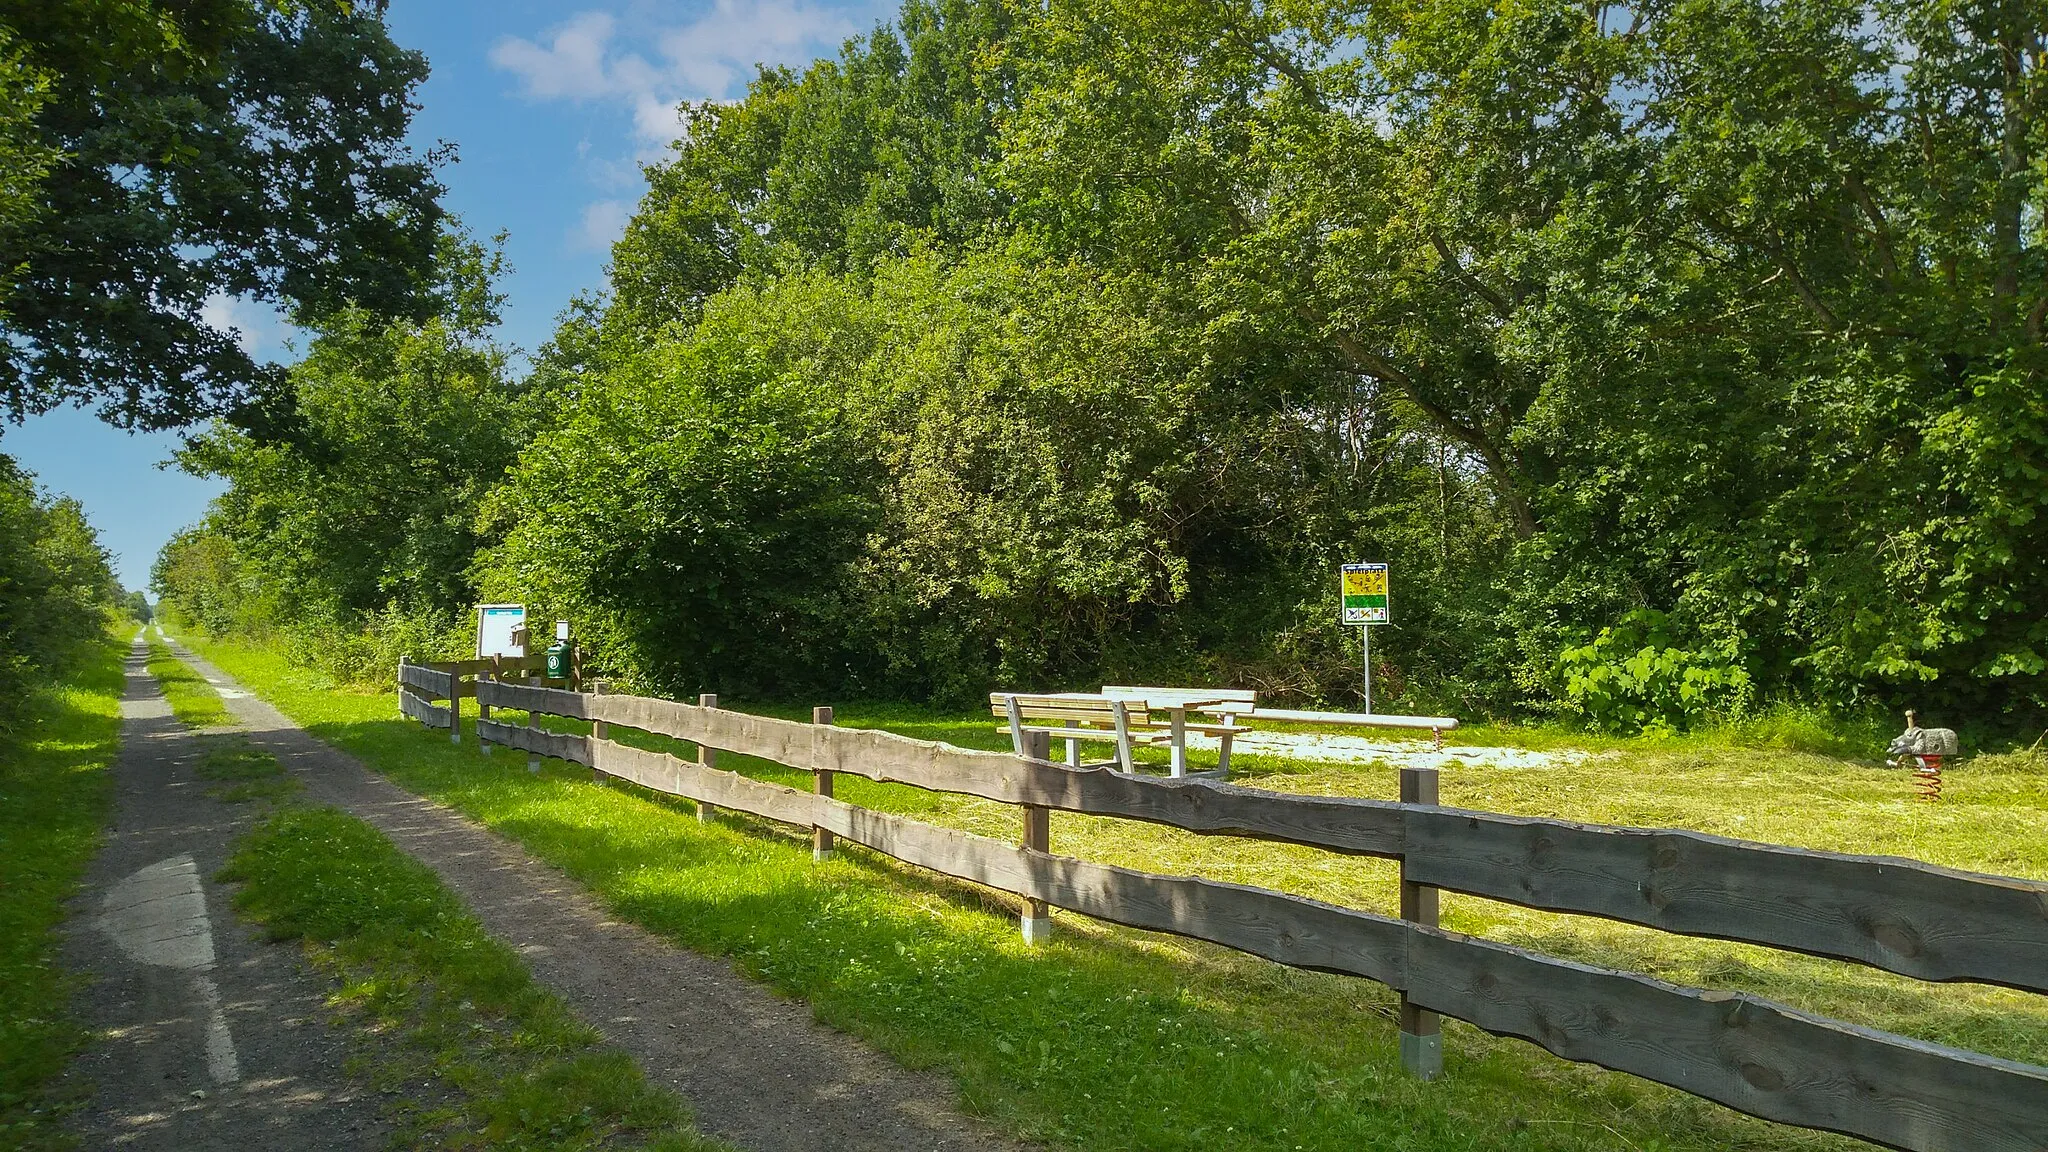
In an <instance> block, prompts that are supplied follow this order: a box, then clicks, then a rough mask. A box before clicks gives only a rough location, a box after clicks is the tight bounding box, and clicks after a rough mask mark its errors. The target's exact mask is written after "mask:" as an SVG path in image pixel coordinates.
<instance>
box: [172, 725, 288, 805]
mask: <svg viewBox="0 0 2048 1152" xmlns="http://www.w3.org/2000/svg"><path fill="white" fill-rule="evenodd" d="M201 739H202V740H203V741H205V744H204V749H205V750H204V751H203V752H201V753H200V756H199V766H198V769H197V775H198V776H199V778H200V779H201V780H205V781H209V782H211V783H213V784H215V785H217V787H213V788H208V789H207V790H206V794H207V795H208V796H211V797H213V798H214V799H215V800H219V801H221V802H222V803H226V804H240V803H244V802H246V801H249V800H268V801H271V802H273V803H275V802H278V801H282V800H286V799H288V798H290V797H291V796H292V795H294V794H295V793H297V792H298V790H299V782H298V781H296V780H294V779H292V778H291V777H289V776H287V775H285V771H284V765H282V764H279V763H278V762H277V757H275V756H272V755H271V754H269V753H268V752H264V751H261V750H260V749H257V748H254V747H251V746H250V744H249V742H248V741H247V740H245V739H243V738H242V737H240V736H236V735H233V734H224V735H218V736H204V737H201Z"/></svg>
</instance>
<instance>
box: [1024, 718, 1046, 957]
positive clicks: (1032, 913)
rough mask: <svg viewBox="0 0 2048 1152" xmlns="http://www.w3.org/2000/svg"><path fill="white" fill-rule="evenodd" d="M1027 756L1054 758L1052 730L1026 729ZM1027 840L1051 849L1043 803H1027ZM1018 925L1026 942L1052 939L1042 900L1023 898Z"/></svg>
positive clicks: (1034, 846)
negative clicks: (1021, 913) (1028, 730)
mask: <svg viewBox="0 0 2048 1152" xmlns="http://www.w3.org/2000/svg"><path fill="white" fill-rule="evenodd" d="M1024 752H1025V755H1027V756H1029V757H1031V758H1032V759H1034V760H1050V759H1052V733H1050V732H1027V733H1025V734H1024ZM1022 807H1023V809H1024V839H1023V841H1022V844H1023V846H1024V847H1025V848H1028V849H1031V850H1032V851H1034V852H1050V851H1052V821H1051V810H1050V809H1048V808H1046V806H1045V805H1043V804H1025V805H1023V806H1022ZM1018 926H1019V927H1020V928H1022V929H1023V931H1024V942H1025V943H1026V944H1043V943H1045V942H1046V941H1047V940H1050V939H1052V909H1051V908H1050V907H1048V906H1047V905H1046V902H1045V901H1043V900H1034V899H1032V898H1031V897H1029V896H1026V897H1025V898H1024V908H1023V915H1022V916H1021V917H1019V918H1018Z"/></svg>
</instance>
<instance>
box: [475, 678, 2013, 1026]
mask: <svg viewBox="0 0 2048 1152" xmlns="http://www.w3.org/2000/svg"><path fill="white" fill-rule="evenodd" d="M479 692H480V693H490V694H491V695H490V701H491V702H492V703H494V704H499V703H502V704H505V705H507V706H510V707H516V708H526V707H530V708H533V709H535V710H537V711H545V712H550V713H552V714H555V715H567V716H582V717H585V718H597V719H603V720H607V721H610V722H612V723H616V724H620V725H623V726H626V727H632V728H642V729H646V730H648V731H653V732H660V733H664V734H666V735H670V736H675V737H678V738H681V739H685V740H694V741H697V742H699V743H700V744H703V745H706V746H709V747H714V748H721V749H725V750H728V751H733V752H738V753H742V754H745V755H752V756H759V757H762V758H765V759H769V760H774V761H776V762H778V763H782V764H787V765H789V766H791V767H795V768H805V769H810V770H812V771H818V770H830V771H837V772H851V773H855V774H857V775H861V776H866V777H869V778H870V779H874V780H881V781H886V782H892V783H902V784H911V785H915V786H917V787H920V788H927V789H932V790H935V791H946V792H960V793H965V794H968V795H974V796H981V797H985V798H987V799H991V800H998V801H1003V802H1006V803H1012V804H1032V805H1042V806H1045V807H1050V808H1058V809H1061V810H1063V811H1069V812H1083V813H1087V814H1090V815H1098V816H1118V817H1124V818H1128V819H1136V820H1146V821H1150V822H1153V823H1158V824H1166V825H1170V826H1172V827H1176V828H1182V829H1186V830H1188V831H1191V832H1198V833H1203V834H1222V835H1235V836H1251V837H1257V838H1260V839H1268V840H1278V841H1284V842H1288V843H1294V844H1305V845H1310V846H1313V847H1318V848H1325V849H1330V850H1333V851H1338V852H1345V853H1351V854H1357V855H1370V856H1385V857H1401V856H1403V855H1404V854H1405V855H1406V857H1407V859H1408V875H1409V876H1410V878H1411V880H1412V882H1414V883H1417V884H1428V885H1433V886H1435V887H1439V888H1446V889H1450V890H1453V891H1457V892H1464V893H1468V894H1471V895H1475V896H1484V897H1488V898H1490V899H1495V900H1504V901H1507V902H1510V903H1514V904H1520V905H1523V906H1525V907H1530V908H1540V909H1544V910H1547V911H1554V912H1573V913H1583V914H1587V915H1594V916H1601V917H1605V918H1608V919H1613V920H1620V921H1624V922H1627V923H1632V924H1642V925H1646V926H1648V927H1653V928H1659V929H1662V930H1665V931H1669V932H1677V933H1681V934H1684V935H1692V936H1706V937H1711V938H1717V939H1727V940H1741V941H1746V942H1749V943H1754V944H1761V945H1765V946H1769V947H1777V948H1784V949H1787V950H1791V951H1797V952H1805V953H1808V954H1811V955H1817V956H1826V957H1831V958H1835V959H1841V960H1850V961H1855V962H1857V963H1861V964H1868V965H1870V966H1872V967H1876V968H1882V969H1885V970H1887V971H1892V972H1898V973H1900V974H1902V975H1907V976H1913V977H1917V978H1919V979H1923V980H1930V981H1943V982H1946V981H1961V980H1970V981H1979V982H1983V983H1991V984H2002V985H2006V986H2009V987H2014V988H2021V989H2026V990H2029V991H2037V992H2048V963H2043V962H2042V961H2041V959H2040V958H2041V957H2042V956H2048V883H2043V882H2041V881H2034V880H2020V879H2014V878H2011V877H2002V876H1988V875H1979V874H1976V873H1968V872H1961V871H1957V870H1954V869H1947V868H1940V867H1936V866H1934V865H1931V864H1925V863H1921V862H1919V861H1914V860H1904V859H1897V858H1890V857H1872V856H1854V855H1848V854H1843V853H1829V852H1814V851H1807V850H1802V849H1795V848H1782V847H1777V846H1774V845H1767V844H1758V843H1754V842H1750V841H1740V840H1730V839H1726V838H1724V837H1718V836H1709V835H1706V834H1704V833H1697V832H1686V831H1675V830H1659V829H1635V828H1617V827H1606V826H1599V825H1586V824H1576V823H1573V822H1570V821H1564V820H1553V819H1546V818H1536V817H1515V816H1503V815H1498V814H1493V813H1485V812H1467V811H1462V810H1457V809H1444V808H1435V807H1417V806H1412V805H1411V806H1403V805H1400V804H1395V803H1391V802H1387V801H1379V800H1366V799H1362V798H1356V797H1321V796H1316V797H1311V796H1293V795H1287V794H1284V793H1276V792H1266V791H1260V790H1257V789H1251V788H1244V787H1240V786H1237V785H1232V784H1224V783H1220V782H1213V781H1205V780H1170V779H1159V778H1156V777H1142V776H1133V775H1127V774H1124V773H1119V772H1114V771H1110V770H1108V769H1103V768H1081V769H1077V768H1070V767H1068V766H1066V765H1063V764H1056V763H1050V762H1046V761H1035V760H1025V759H1020V758H1018V757H1016V756H1011V755H1007V754H1003V753H995V752H975V751H969V750H967V749H962V748H955V747H953V746H951V745H947V744H939V743H934V742H931V741H924V740H912V739H909V738H907V737H902V736H897V735H894V734H892V733H887V732H878V731H874V730H869V729H850V728H820V727H818V726H815V725H810V724H802V723H798V722H795V721H789V720H777V719H773V718H770V717H765V716H751V715H747V714H745V713H739V712H728V711H724V710H722V709H716V708H699V707H694V706H692V705H687V704H677V703H674V702H671V701H666V700H652V699H648V698H644V697H631V696H604V697H597V698H595V699H596V701H598V703H592V702H591V701H592V699H593V698H591V697H584V696H578V695H576V694H574V693H568V692H560V691H557V690H554V689H537V688H525V687H516V686H512V685H493V686H491V687H489V688H479ZM500 692H503V693H504V695H502V696H501V695H499V693H500ZM530 694H538V695H530ZM483 698H484V696H482V695H480V696H479V699H483Z"/></svg>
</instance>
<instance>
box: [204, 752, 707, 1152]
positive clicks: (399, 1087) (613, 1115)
mask: <svg viewBox="0 0 2048 1152" xmlns="http://www.w3.org/2000/svg"><path fill="white" fill-rule="evenodd" d="M254 755H256V756H262V754H261V753H254ZM266 758H267V757H266ZM237 762H238V763H241V764H244V765H246V764H247V763H248V760H247V757H242V758H240V759H239V760H238V761H237ZM245 770H246V769H245ZM221 878H222V879H224V880H230V881H239V882H241V883H242V885H243V887H242V889H241V890H240V891H239V892H237V893H236V895H235V907H236V909H237V910H238V911H240V912H241V913H242V914H243V915H244V916H245V917H247V918H249V919H251V920H254V921H256V922H257V923H260V924H262V925H263V926H264V927H265V929H266V930H267V931H268V933H269V934H270V936H271V937H272V938H273V939H278V940H289V939H296V940H301V941H303V942H304V944H305V947H306V950H307V952H308V954H309V955H310V956H311V957H312V959H313V961H314V963H315V965H316V966H317V967H319V968H320V969H322V970H323V971H325V972H326V973H328V975H329V976H331V977H332V978H333V980H334V981H335V982H336V984H337V985H338V987H339V990H338V991H337V992H336V993H335V994H334V996H333V997H332V998H331V1000H330V1004H331V1005H332V1006H333V1007H335V1008H336V1009H337V1010H339V1011H340V1012H341V1013H342V1014H343V1015H344V1017H346V1018H347V1019H348V1020H349V1021H350V1022H351V1023H353V1024H355V1025H356V1026H357V1027H359V1028H362V1029H366V1030H370V1031H374V1032H375V1033H378V1034H379V1042H378V1043H377V1044H376V1045H375V1046H374V1047H375V1051H376V1053H377V1055H375V1056H374V1057H373V1058H371V1059H370V1060H369V1062H368V1063H369V1067H368V1072H369V1074H370V1076H371V1078H372V1080H373V1081H374V1082H375V1083H376V1084H377V1086H378V1087H380V1088H382V1089H384V1090H385V1091H386V1092H387V1093H392V1094H394V1096H393V1101H394V1102H393V1103H390V1104H389V1105H387V1112H388V1113H389V1114H390V1116H391V1118H392V1119H393V1120H394V1121H395V1123H396V1124H397V1127H398V1131H397V1132H396V1133H394V1136H393V1142H394V1146H398V1147H444V1148H536V1149H539V1148H545V1149H582V1148H607V1149H611V1148H626V1147H632V1148H655V1149H668V1150H671V1152H685V1150H692V1149H706V1150H708V1149H714V1148H717V1147H720V1146H719V1145H716V1144H713V1143H711V1142H709V1141H707V1140H704V1139H703V1138H701V1137H699V1136H698V1135H696V1134H695V1132H694V1131H693V1130H692V1129H691V1128H690V1126H689V1121H688V1116H687V1114H686V1112H685V1111H684V1109H683V1106H682V1104H681V1103H680V1102H679V1101H678V1100H677V1099H676V1098H675V1097H674V1096H673V1095H672V1094H670V1093H668V1092H665V1091H663V1090H661V1089H658V1088H655V1087H653V1086H651V1085H649V1084H648V1083H647V1082H646V1080H645V1078H643V1077H642V1076H641V1074H640V1070H639V1069H638V1068H637V1067H636V1066H635V1065H634V1063H633V1061H632V1060H631V1058H629V1057H628V1056H626V1055H625V1054H624V1053H621V1052H619V1051H616V1050H613V1049H607V1048H604V1047H603V1046H602V1041H601V1037H600V1036H599V1035H598V1033H597V1032H596V1030H594V1029H592V1028H591V1027H589V1026H588V1025H585V1024H583V1023H581V1022H579V1021H578V1020H577V1019H576V1018H575V1017H574V1016H573V1015H571V1014H570V1012H569V1011H568V1009H567V1008H566V1007H564V1006H563V1004H562V1002H561V1001H560V1000H558V999H556V998H555V997H554V996H553V995H552V994H551V993H549V992H548V991H547V990H546V989H543V988H541V987H540V986H539V985H537V984H535V983H534V982H533V979H532V977H531V976H530V975H529V974H528V972H527V970H526V965H525V964H524V963H523V962H522V961H521V960H520V959H519V957H518V955H517V954H516V953H514V952H513V951H512V950H511V949H510V948H507V947H506V946H504V945H503V944H500V943H498V942H497V941H496V940H493V939H492V938H491V937H490V936H489V935H488V934H486V933H485V931H484V929H483V926H482V925H480V924H479V923H477V921H476V919H475V918H474V917H472V916H470V915H469V914H468V913H467V912H466V911H465V910H464V909H463V907H462V905H461V902H460V901H458V900H457V899H456V897H455V896H454V894H453V893H451V892H449V891H448V890H447V889H446V888H445V887H443V886H442V884H441V882H440V881H439V880H438V879H437V878H436V877H435V876H434V874H433V872H432V871H430V870H429V869H428V868H426V867H425V866H424V865H422V864H420V863H418V862H417V861H415V860H413V859H412V858H411V857H409V856H407V855H406V854H405V853H403V852H401V851H399V850H398V849H397V848H396V847H394V846H393V845H392V844H391V842H390V841H389V840H386V839H385V838H384V837H383V836H382V835H381V834H379V833H378V832H377V830H376V829H374V828H371V827H370V826H369V825H368V824H365V823H363V822H362V821H360V820H357V819H355V818H354V817H352V816H349V815H347V814H346V813H343V812H340V811H338V810H335V809H332V808H299V807H292V808H286V809H284V810H283V811H281V812H279V813H277V814H276V815H274V816H272V817H271V818H270V819H269V820H268V821H267V822H265V823H264V824H263V825H261V826H260V827H258V828H257V829H256V830H255V831H253V832H251V833H250V834H249V835H248V836H246V837H245V838H244V839H243V840H242V841H241V842H240V844H239V845H238V846H237V849H236V851H235V854H234V857H233V859H231V860H230V861H229V863H228V866H227V867H226V868H225V869H224V870H223V871H222V873H221ZM426 1083H431V1084H433V1085H434V1086H435V1090H433V1091H431V1092H430V1093H429V1094H426V1095H424V1096H404V1095H395V1094H396V1093H399V1092H401V1091H403V1090H406V1089H410V1088H413V1087H414V1086H418V1085H422V1084H426Z"/></svg>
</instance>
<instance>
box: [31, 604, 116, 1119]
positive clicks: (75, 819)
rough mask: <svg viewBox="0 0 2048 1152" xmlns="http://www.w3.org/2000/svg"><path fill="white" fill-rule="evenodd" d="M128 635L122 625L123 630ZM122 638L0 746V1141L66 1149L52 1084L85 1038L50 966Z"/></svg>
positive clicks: (108, 742)
mask: <svg viewBox="0 0 2048 1152" xmlns="http://www.w3.org/2000/svg"><path fill="white" fill-rule="evenodd" d="M123 631H124V633H125V631H126V630H125V629H124V630H123ZM121 648H122V646H121V645H120V644H118V643H117V642H115V641H114V640H113V639H112V638H111V637H110V638H109V640H108V642H107V644H106V645H105V646H104V648H103V649H101V650H99V651H96V652H95V653H94V654H93V655H92V657H91V658H90V660H89V661H88V662H87V663H86V664H85V665H84V666H83V667H82V668H80V669H79V671H78V672H77V673H76V674H75V675H74V676H72V677H71V678H70V679H69V680H68V681H67V682H66V683H64V684H61V685H57V686H53V687H49V688H44V689H41V690H38V691H37V692H35V693H34V694H33V695H32V696H30V697H29V698H28V699H27V700H25V701H22V702H21V706H22V708H23V710H24V712H25V714H26V718H27V719H28V723H27V724H26V725H24V732H25V735H24V736H22V737H21V738H20V739H19V740H18V741H17V742H15V743H12V744H0V1146H4V1147H8V1148H21V1149H45V1148H65V1147H70V1146H71V1141H70V1140H69V1139H68V1138H66V1137H65V1135H64V1134H63V1133H62V1132H61V1131H60V1130H59V1129H58V1127H57V1119H58V1118H59V1116H61V1114H62V1113H63V1112H64V1111H65V1110H66V1108H67V1106H68V1102H66V1101H63V1100H60V1099H57V1098H55V1097H53V1096H52V1095H51V1093H50V1089H51V1086H52V1084H53V1082H54V1081H55V1079H56V1076H57V1074H58V1073H59V1072H61V1071H62V1070H63V1068H64V1064H65V1061H66V1060H68V1059H69V1058H70V1056H71V1053H72V1052H73V1051H75V1050H76V1049H77V1048H78V1046H79V1044H80V1043H82V1042H83V1040H84V1031H83V1029H82V1028H81V1027H80V1026H79V1023H78V1021H77V1020H75V1019H74V1018H72V1016H71V1015H70V1014H69V1011H68V1005H69V1004H70V1001H71V985H72V983H73V978H72V977H70V976H69V975H67V974H66V973H64V972H63V970H62V969H60V968H59V967H58V965H57V947H58V938H57V933H56V929H57V925H58V924H59V923H60V922H61V921H62V920H63V918H64V902H65V901H66V900H67V899H68V898H69V897H70V896H71V894H72V893H73V892H75V891H76V890H77V887H78V881H79V877H80V876H81V875H82V874H83V873H84V871H85V866H86V864H87V863H88V862H89V861H90V860H91V859H92V855H93V853H94V851H96V850H97V849H98V847H99V843H100V830H101V828H102V827H103V826H104V824H105V817H106V811H107V805H108V801H109V797H110V782H111V777H110V774H109V769H110V768H111V767H112V765H113V762H114V756H115V755H116V753H117V752H118V751H119V748H120V732H121V705H120V700H121V689H122V673H121Z"/></svg>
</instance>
